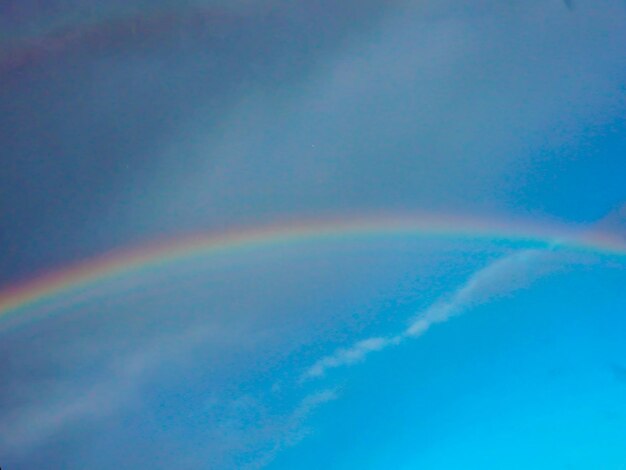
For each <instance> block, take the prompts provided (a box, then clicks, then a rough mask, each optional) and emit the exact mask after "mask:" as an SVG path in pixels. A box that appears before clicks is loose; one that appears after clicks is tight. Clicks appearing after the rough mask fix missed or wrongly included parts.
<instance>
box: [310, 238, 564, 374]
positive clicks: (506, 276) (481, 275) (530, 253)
mask: <svg viewBox="0 0 626 470" xmlns="http://www.w3.org/2000/svg"><path fill="white" fill-rule="evenodd" d="M548 253H551V252H550V251H547V250H540V249H528V250H523V251H519V252H516V253H513V254H511V255H508V256H505V257H504V258H500V259H498V260H496V261H494V262H492V263H491V264H488V265H487V266H485V267H484V268H482V269H481V270H479V271H477V272H475V273H474V274H473V275H472V276H471V277H470V278H469V279H468V280H467V281H466V282H465V283H464V284H463V285H462V286H460V287H459V288H458V289H457V290H456V291H455V292H454V293H453V294H452V295H451V296H450V297H449V298H447V299H443V300H440V301H437V302H435V303H434V304H433V305H431V306H430V307H428V308H427V309H426V310H425V311H423V312H420V313H419V314H418V315H417V316H416V318H415V319H414V320H413V321H412V322H411V323H410V324H409V326H408V327H407V328H406V329H405V330H404V331H402V332H401V333H399V334H398V335H395V336H390V337H373V338H368V339H365V340H361V341H358V342H357V343H355V344H354V345H352V346H351V347H349V348H343V349H339V350H337V351H336V352H335V353H334V354H331V355H330V356H326V357H323V358H322V359H320V360H318V361H317V362H315V364H313V365H312V366H311V367H310V368H309V369H307V370H306V372H305V373H304V375H303V376H302V379H303V380H306V379H312V378H316V377H321V376H323V375H324V374H325V373H326V372H327V371H328V370H330V369H334V368H337V367H342V366H347V365H351V364H354V363H357V362H360V361H363V360H364V359H365V357H366V356H367V355H368V354H370V353H373V352H376V351H382V350H384V349H386V348H388V347H390V346H395V345H398V344H400V343H401V342H403V341H404V340H407V339H411V338H417V337H419V336H421V335H423V334H424V333H426V332H427V331H428V330H429V329H430V327H431V326H433V325H435V324H437V323H443V322H446V321H448V320H449V319H450V318H452V317H454V316H456V315H460V314H462V313H463V312H465V311H466V310H467V309H468V308H471V307H472V306H475V305H477V304H480V303H483V302H487V301H489V300H492V299H494V298H497V297H500V296H503V295H506V294H509V293H511V292H512V291H514V290H518V289H521V288H523V287H524V286H526V285H528V284H529V283H530V282H532V280H533V279H535V278H536V277H537V276H539V275H541V274H542V273H543V272H545V271H547V270H550V269H551V268H552V265H551V264H550V263H547V262H546V261H547V255H548Z"/></svg>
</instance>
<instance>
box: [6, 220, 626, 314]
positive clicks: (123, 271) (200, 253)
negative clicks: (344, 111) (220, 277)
mask: <svg viewBox="0 0 626 470" xmlns="http://www.w3.org/2000/svg"><path fill="white" fill-rule="evenodd" d="M570 232H571V230H570ZM564 233H566V232H564V231H563V230H557V229H555V228H554V227H552V228H547V227H546V226H543V227H533V226H530V225H528V224H515V223H511V222H507V223H506V224H503V223H499V222H496V221H484V220H478V219H470V218H463V217H445V218H436V217H432V216H419V217H415V216H413V217H408V216H402V217H380V216H378V217H370V218H363V217H361V218H353V219H337V218H334V219H333V218H329V219H324V220H310V221H306V222H298V223H287V224H273V225H267V226H261V227H255V228H249V229H239V230H232V231H228V232H224V233H221V234H195V235H191V236H182V237H178V238H175V239H172V240H169V241H161V242H154V243H148V244H146V245H143V246H140V247H136V248H130V249H123V250H117V251H113V252H110V253H107V254H104V255H102V256H99V257H96V258H93V259H90V260H86V261H81V262H77V263H76V264H73V265H70V266H69V267H66V268H64V269H60V270H57V271H52V272H49V273H47V274H43V275H40V276H38V277H35V278H34V279H32V280H28V281H25V282H22V283H20V284H16V285H13V286H9V287H7V288H5V289H4V290H1V291H0V318H2V319H4V318H8V317H10V316H13V315H16V314H18V313H20V312H24V313H25V312H27V311H29V310H32V309H34V308H36V307H38V306H42V305H44V304H46V302H49V301H51V300H52V299H54V298H57V297H59V296H61V295H63V294H72V292H75V291H77V290H79V289H89V288H93V287H96V286H97V285H100V284H102V283H105V282H107V281H114V280H115V279H119V278H121V277H124V276H128V275H138V274H141V273H143V272H149V271H150V270H154V269H158V268H163V267H167V266H170V265H172V264H175V263H181V262H184V261H189V260H192V259H198V258H204V259H206V258H211V257H214V256H218V255H222V256H224V255H226V256H228V255H234V254H238V253H239V254H243V253H246V252H252V251H258V250H262V249H275V248H277V247H283V246H289V245H304V244H307V243H314V242H318V243H319V242H341V241H344V242H355V241H357V240H359V239H369V240H376V239H382V240H385V239H390V238H403V239H412V238H415V239H423V238H430V239H436V240H457V241H459V240H485V241H496V240H501V241H509V242H515V243H523V244H531V245H535V246H546V247H548V246H552V247H553V246H557V247H558V249H566V250H574V251H583V252H592V253H596V254H604V255H609V256H618V257H622V256H626V243H624V242H623V241H619V240H617V239H615V238H611V237H609V236H607V235H602V234H598V233H593V234H589V233H588V234H586V235H584V236H580V235H579V236H573V235H571V234H570V235H569V236H565V235H564Z"/></svg>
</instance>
